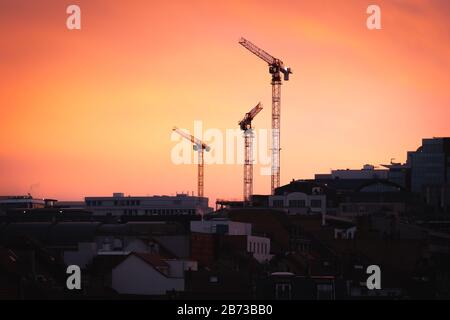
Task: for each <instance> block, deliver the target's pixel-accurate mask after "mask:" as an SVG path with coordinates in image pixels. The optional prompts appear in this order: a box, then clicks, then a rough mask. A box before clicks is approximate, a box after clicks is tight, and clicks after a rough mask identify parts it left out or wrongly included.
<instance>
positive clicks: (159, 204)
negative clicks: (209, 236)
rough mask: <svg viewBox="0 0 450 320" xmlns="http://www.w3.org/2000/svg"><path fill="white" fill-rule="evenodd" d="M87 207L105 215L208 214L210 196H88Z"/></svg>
mask: <svg viewBox="0 0 450 320" xmlns="http://www.w3.org/2000/svg"><path fill="white" fill-rule="evenodd" d="M85 204H86V209H88V210H90V211H92V212H93V214H94V215H104V216H122V215H125V216H157V215H158V216H161V215H162V216H168V215H170V216H173V215H196V214H206V213H209V212H210V211H212V209H211V208H209V207H208V198H203V197H195V196H189V195H187V194H177V195H176V196H145V197H141V196H124V194H123V193H114V194H113V196H112V197H86V198H85Z"/></svg>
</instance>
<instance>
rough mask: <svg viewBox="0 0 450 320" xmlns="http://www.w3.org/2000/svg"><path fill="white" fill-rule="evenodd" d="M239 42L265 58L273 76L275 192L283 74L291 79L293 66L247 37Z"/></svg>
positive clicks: (272, 176) (272, 184)
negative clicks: (286, 65) (289, 65)
mask: <svg viewBox="0 0 450 320" xmlns="http://www.w3.org/2000/svg"><path fill="white" fill-rule="evenodd" d="M239 43H240V44H241V45H242V46H243V47H244V48H246V49H247V50H249V51H250V52H252V53H253V54H255V55H256V56H257V57H259V58H260V59H262V60H264V61H265V62H267V63H268V65H269V73H270V74H271V76H272V82H271V85H272V171H271V192H272V194H274V192H275V188H278V187H279V186H280V150H281V148H280V115H281V83H282V81H281V74H283V75H284V77H283V79H284V81H288V80H289V75H290V74H291V73H292V70H291V68H287V67H285V65H284V63H283V61H281V60H280V59H277V58H274V57H273V56H271V55H270V54H268V53H267V52H265V51H264V50H263V49H261V48H259V47H257V46H256V45H254V44H253V43H251V42H250V41H248V40H247V39H245V38H241V39H240V40H239Z"/></svg>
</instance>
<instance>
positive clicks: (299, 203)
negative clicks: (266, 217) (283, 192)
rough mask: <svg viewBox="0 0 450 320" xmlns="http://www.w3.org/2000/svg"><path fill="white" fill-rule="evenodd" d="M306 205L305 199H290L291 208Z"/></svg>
mask: <svg viewBox="0 0 450 320" xmlns="http://www.w3.org/2000/svg"><path fill="white" fill-rule="evenodd" d="M305 206H306V203H305V200H289V207H290V208H304V207H305Z"/></svg>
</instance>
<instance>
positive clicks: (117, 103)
mask: <svg viewBox="0 0 450 320" xmlns="http://www.w3.org/2000/svg"><path fill="white" fill-rule="evenodd" d="M377 2H378V4H379V5H380V7H381V10H382V26H383V28H382V30H374V31H370V30H368V29H367V28H366V26H365V21H366V18H367V14H366V12H365V9H366V7H367V3H366V1H354V2H352V3H351V4H348V5H346V6H345V7H342V6H339V5H338V4H336V3H334V2H332V1H328V2H325V4H324V3H321V4H320V5H319V4H314V3H311V2H308V1H300V2H298V3H297V4H291V3H289V2H283V3H281V4H277V5H276V9H277V15H276V16H275V17H273V10H274V9H275V8H274V5H273V4H271V3H270V2H266V1H263V2H260V1H258V2H256V1H247V2H245V3H241V2H240V3H239V5H240V6H239V10H236V3H234V2H232V1H230V2H227V3H226V4H225V3H221V4H219V3H215V4H210V3H208V2H206V1H197V2H194V3H189V4H188V3H183V2H170V3H167V4H152V5H150V4H148V3H147V2H146V1H133V2H132V3H130V4H127V6H121V5H118V4H117V3H116V4H113V3H110V2H107V1H78V4H79V5H80V7H81V12H82V29H81V30H74V31H69V30H67V29H66V27H65V19H66V18H67V14H66V13H65V7H66V5H67V4H66V3H58V2H56V1H41V2H40V3H39V4H38V3H29V2H27V1H3V2H2V3H1V4H0V27H1V28H2V29H3V30H8V32H5V34H4V37H3V38H2V40H0V41H1V43H2V47H3V48H5V49H4V51H3V52H2V53H1V55H2V62H0V65H1V66H2V69H3V75H4V76H3V77H2V79H0V83H1V84H0V97H1V98H0V99H1V100H0V102H1V103H2V116H1V120H0V139H1V140H2V141H3V142H4V143H3V144H2V150H1V151H0V175H1V177H2V181H1V183H0V193H1V194H23V193H27V192H29V191H30V189H31V191H32V193H33V195H34V196H39V197H40V196H45V197H54V198H57V199H63V200H72V199H74V200H75V199H81V198H83V197H84V196H88V195H98V196H101V195H110V194H111V193H112V192H125V193H126V194H133V195H137V194H141V195H146V194H174V193H175V192H177V191H178V192H186V191H193V190H195V189H196V167H195V165H189V166H187V165H181V166H176V165H174V164H173V163H172V162H171V159H170V151H171V148H172V147H173V146H174V142H173V141H171V139H170V136H171V128H172V127H173V126H174V125H178V126H180V127H183V128H186V129H189V130H192V127H193V123H194V121H195V120H201V121H203V122H204V126H205V128H217V129H219V130H223V131H224V130H225V129H228V128H230V129H238V125H237V122H238V121H239V120H240V119H241V117H242V114H243V113H244V112H246V111H247V109H249V108H250V107H251V106H253V105H254V104H255V102H256V101H262V103H263V104H265V105H267V106H270V101H271V99H270V94H271V92H270V88H269V77H268V74H267V71H266V70H264V64H263V63H262V62H261V61H257V60H256V59H254V58H253V57H251V56H250V55H249V54H248V53H247V52H245V51H244V50H243V49H242V48H241V47H240V46H239V44H238V39H239V37H240V36H246V37H248V38H249V39H252V40H253V41H254V42H255V43H257V44H259V45H261V46H262V47H263V48H265V49H267V50H268V51H269V52H271V53H273V54H274V55H275V56H280V57H283V60H284V61H286V62H287V63H288V64H289V66H290V67H292V68H293V70H294V72H295V77H293V79H292V80H291V81H289V82H287V83H285V84H284V86H283V97H282V99H283V109H282V114H281V123H282V128H283V129H282V133H281V147H282V153H281V184H282V185H283V184H286V183H288V182H289V181H290V180H291V179H293V178H310V177H312V176H313V175H314V174H315V173H324V172H325V173H326V172H328V171H329V170H330V169H331V168H333V169H341V168H361V167H362V165H363V164H365V163H371V164H375V165H378V164H380V163H386V162H389V160H390V159H391V158H396V160H397V161H398V162H404V161H405V160H406V152H407V151H411V150H415V149H416V148H417V147H418V146H420V144H421V140H422V138H424V137H433V136H448V135H449V132H448V119H449V116H450V110H449V109H448V101H450V93H449V92H448V90H447V85H446V84H447V83H448V82H449V72H448V71H449V69H450V68H449V66H450V58H449V57H450V54H449V53H450V47H449V45H448V41H447V39H448V31H447V30H449V28H448V27H449V22H448V21H449V20H448V18H449V16H450V6H449V5H448V3H446V2H445V1H432V2H430V3H429V4H427V5H424V4H421V2H420V1H408V3H407V4H406V2H402V1H389V2H388V1H377ZM174 21H176V22H177V23H173V22H174ZM267 109H269V108H267ZM254 126H255V128H257V129H258V128H262V129H264V128H265V129H268V128H270V111H269V110H264V111H263V112H262V113H261V115H260V116H259V117H258V119H256V120H255V123H254ZM242 171H243V168H242V165H239V164H236V165H209V166H207V167H206V168H205V195H206V196H207V197H209V198H210V199H211V200H212V199H216V198H241V197H242V191H241V189H242V188H241V186H242V174H243V172H242ZM258 172H259V170H258V168H257V169H255V186H254V193H256V194H258V193H263V194H267V193H269V191H270V176H260V175H259V174H257V173H258Z"/></svg>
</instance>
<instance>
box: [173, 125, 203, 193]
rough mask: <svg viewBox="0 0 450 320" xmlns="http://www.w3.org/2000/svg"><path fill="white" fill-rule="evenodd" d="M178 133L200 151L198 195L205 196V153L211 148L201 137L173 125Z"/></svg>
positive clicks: (195, 149)
mask: <svg viewBox="0 0 450 320" xmlns="http://www.w3.org/2000/svg"><path fill="white" fill-rule="evenodd" d="M172 130H173V131H175V132H176V133H178V134H179V135H180V136H182V137H183V138H185V139H186V140H189V141H190V142H192V144H193V149H194V151H197V152H198V173H197V196H198V197H201V198H202V197H203V190H204V179H203V178H204V176H203V171H204V170H203V167H204V161H203V155H204V151H205V150H206V151H207V152H208V151H209V150H210V149H211V148H210V147H209V146H208V145H207V144H206V143H204V142H203V141H201V140H200V139H197V138H196V137H194V136H193V135H191V134H188V133H186V132H184V131H182V130H180V129H178V128H177V127H173V129H172Z"/></svg>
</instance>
